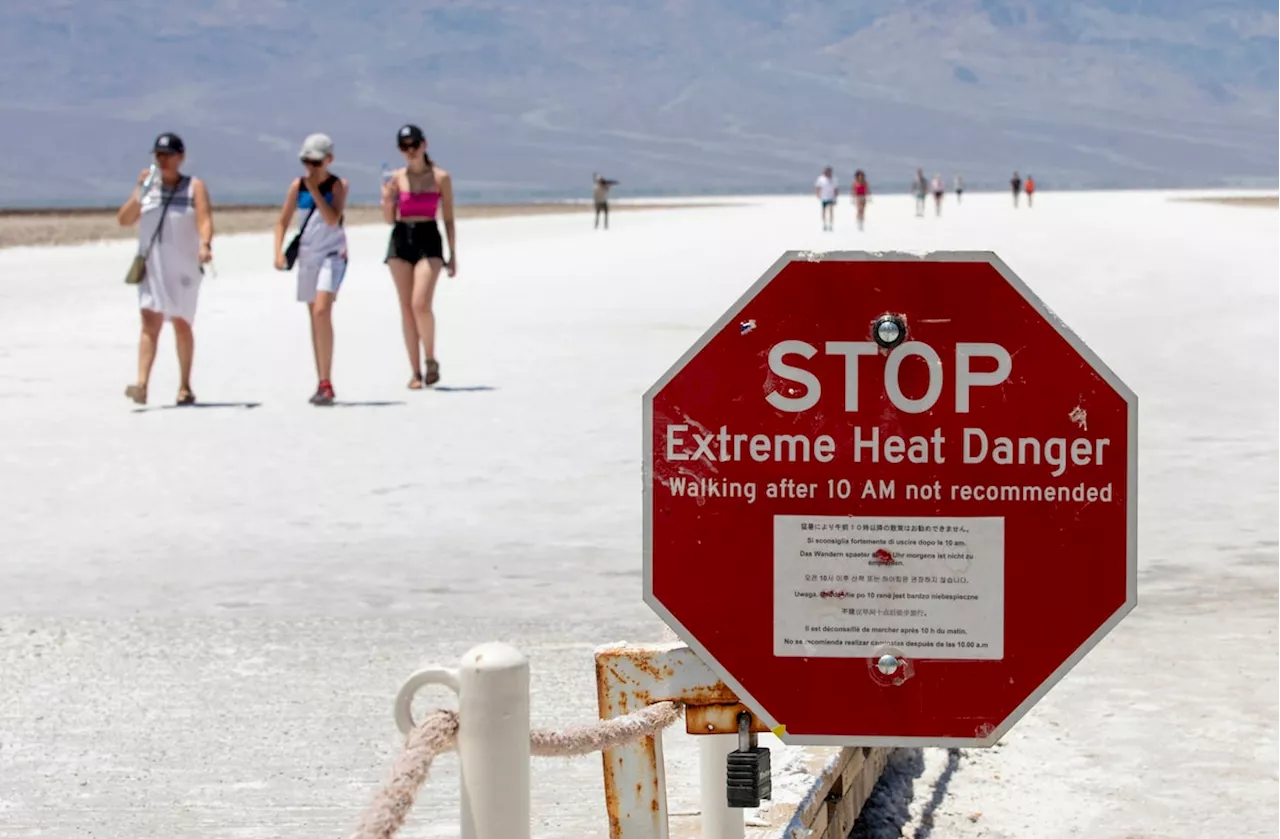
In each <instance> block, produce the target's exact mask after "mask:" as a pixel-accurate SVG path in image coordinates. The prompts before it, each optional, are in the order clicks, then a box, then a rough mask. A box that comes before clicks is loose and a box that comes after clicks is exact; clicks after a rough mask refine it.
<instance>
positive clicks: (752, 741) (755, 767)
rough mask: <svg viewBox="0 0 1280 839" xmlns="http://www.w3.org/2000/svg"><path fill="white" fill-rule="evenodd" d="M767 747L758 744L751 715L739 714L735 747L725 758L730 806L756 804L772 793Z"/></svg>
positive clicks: (766, 798)
mask: <svg viewBox="0 0 1280 839" xmlns="http://www.w3.org/2000/svg"><path fill="white" fill-rule="evenodd" d="M770 770H771V767H770V764H769V750H768V749H766V748H764V747H763V746H760V745H757V743H756V734H755V732H754V731H752V730H751V715H750V714H748V713H747V712H745V711H743V712H742V713H740V714H738V748H736V749H734V750H733V751H731V752H729V757H728V760H727V761H726V773H727V778H728V796H729V798H728V803H729V806H730V807H740V808H745V807H759V806H760V802H761V800H766V801H767V800H768V799H769V798H771V797H772V796H773V779H772V776H771V772H770Z"/></svg>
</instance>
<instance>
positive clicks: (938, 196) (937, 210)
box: [930, 173, 947, 216]
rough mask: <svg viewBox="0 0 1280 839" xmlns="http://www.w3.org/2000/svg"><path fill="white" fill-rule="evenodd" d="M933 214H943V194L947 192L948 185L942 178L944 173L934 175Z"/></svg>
mask: <svg viewBox="0 0 1280 839" xmlns="http://www.w3.org/2000/svg"><path fill="white" fill-rule="evenodd" d="M930 186H932V187H933V214H934V215H935V216H940V215H942V196H943V195H945V194H946V191H947V185H946V183H945V182H944V181H943V180H942V174H941V173H938V174H937V175H934V176H933V183H932V184H930Z"/></svg>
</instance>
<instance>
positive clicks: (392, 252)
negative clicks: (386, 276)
mask: <svg viewBox="0 0 1280 839" xmlns="http://www.w3.org/2000/svg"><path fill="white" fill-rule="evenodd" d="M391 259H403V260H404V261H405V262H407V263H409V264H410V265H417V264H418V263H419V262H420V261H422V260H424V259H444V241H443V240H442V239H441V238H440V228H439V227H438V226H437V225H436V222H435V219H431V220H430V221H397V222H396V226H395V227H393V228H391V239H390V241H388V242H387V257H386V259H384V260H382V261H383V262H387V261H389V260H391Z"/></svg>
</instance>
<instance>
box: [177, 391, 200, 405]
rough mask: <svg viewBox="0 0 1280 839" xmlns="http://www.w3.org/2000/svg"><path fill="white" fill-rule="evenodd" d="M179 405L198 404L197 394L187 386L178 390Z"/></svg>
mask: <svg viewBox="0 0 1280 839" xmlns="http://www.w3.org/2000/svg"><path fill="white" fill-rule="evenodd" d="M176 404H178V405H194V404H196V395H195V394H194V393H192V392H191V391H190V390H188V389H186V388H185V387H184V388H183V389H182V390H180V391H178V401H177V403H176Z"/></svg>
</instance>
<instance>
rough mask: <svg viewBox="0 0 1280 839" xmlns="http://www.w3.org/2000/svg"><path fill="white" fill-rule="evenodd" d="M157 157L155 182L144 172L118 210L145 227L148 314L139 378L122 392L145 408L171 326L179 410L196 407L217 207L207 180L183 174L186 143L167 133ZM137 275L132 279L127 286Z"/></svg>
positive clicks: (142, 248) (143, 287) (141, 243)
mask: <svg viewBox="0 0 1280 839" xmlns="http://www.w3.org/2000/svg"><path fill="white" fill-rule="evenodd" d="M152 152H153V153H154V155H155V165H156V170H157V171H156V175H155V177H154V179H152V178H151V177H150V175H151V172H150V170H149V169H147V170H143V172H142V174H141V175H139V176H138V185H137V187H136V188H135V189H134V190H133V193H132V194H131V195H130V196H129V200H127V201H125V202H124V204H122V205H121V206H120V209H119V210H118V211H117V212H116V221H117V222H119V224H120V226H121V227H128V226H130V225H132V224H133V223H134V222H139V221H140V222H141V223H140V224H138V255H139V256H140V257H142V258H143V263H142V264H143V265H145V273H144V274H143V275H142V277H141V278H140V281H139V282H138V308H139V309H140V310H141V312H142V335H141V337H140V338H139V339H138V380H137V382H136V383H135V384H131V385H129V386H128V387H126V388H125V391H124V393H125V396H127V397H129V398H130V399H132V400H133V401H134V402H136V403H137V404H139V405H145V404H146V403H147V383H148V382H149V381H150V379H151V368H152V365H154V364H155V360H156V343H157V342H158V341H159V340H160V330H161V328H162V327H163V326H164V323H165V321H169V322H170V323H172V324H173V335H174V343H176V344H177V348H178V398H177V404H179V405H192V404H194V403H195V401H196V395H195V393H194V392H193V391H192V390H191V362H192V359H193V358H194V356H195V346H196V345H195V336H194V334H193V333H192V331H191V325H192V323H193V322H194V321H195V317H196V305H197V303H198V302H199V299H200V282H201V279H202V277H203V275H204V265H205V264H206V263H208V262H209V260H211V259H212V258H213V251H212V248H213V208H212V206H211V205H210V203H209V191H208V189H207V188H206V187H205V184H204V181H202V180H201V179H199V178H195V177H192V176H190V175H186V174H183V172H182V162H183V160H185V159H186V145H185V144H184V143H183V142H182V138H181V137H179V136H178V135H177V134H173V133H168V132H167V133H164V134H161V135H160V136H159V137H157V138H156V141H155V144H154V145H153V147H152ZM144 184H145V185H146V189H144V188H143V186H144ZM135 277H136V275H134V274H132V273H131V275H130V277H129V280H130V281H133V280H134V278H135Z"/></svg>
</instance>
